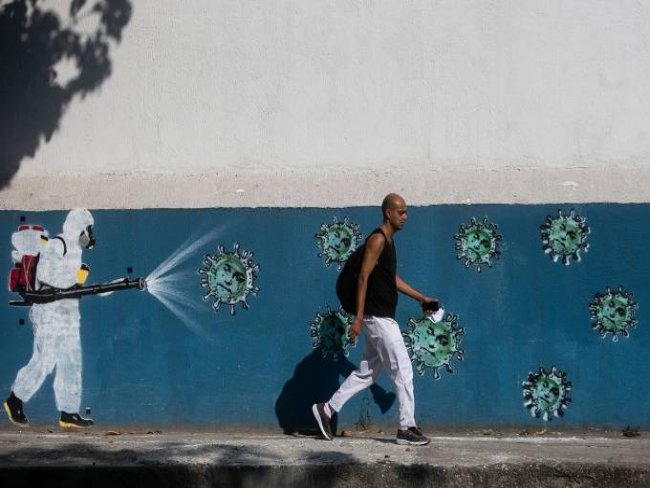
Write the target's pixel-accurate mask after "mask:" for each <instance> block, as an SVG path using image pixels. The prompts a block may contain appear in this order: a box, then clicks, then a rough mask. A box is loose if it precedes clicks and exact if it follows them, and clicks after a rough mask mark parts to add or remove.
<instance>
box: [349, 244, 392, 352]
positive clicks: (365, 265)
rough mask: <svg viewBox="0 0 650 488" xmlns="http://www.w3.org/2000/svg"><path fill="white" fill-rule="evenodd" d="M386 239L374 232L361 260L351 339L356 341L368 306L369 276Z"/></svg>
mask: <svg viewBox="0 0 650 488" xmlns="http://www.w3.org/2000/svg"><path fill="white" fill-rule="evenodd" d="M385 244H386V239H385V238H384V236H383V235H382V234H374V235H373V236H371V237H370V238H369V239H368V241H367V242H366V250H365V252H364V254H363V260H362V261H361V270H360V271H359V279H358V280H357V313H356V316H355V318H354V322H352V326H351V327H350V339H351V340H352V341H353V342H355V341H356V340H357V337H358V336H359V334H361V323H362V322H363V315H364V310H365V308H366V293H367V292H368V278H369V277H370V273H372V270H373V269H374V268H375V266H376V265H377V261H379V256H380V255H381V253H382V251H383V250H384V245H385Z"/></svg>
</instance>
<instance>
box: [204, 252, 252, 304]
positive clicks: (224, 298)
mask: <svg viewBox="0 0 650 488" xmlns="http://www.w3.org/2000/svg"><path fill="white" fill-rule="evenodd" d="M217 250H218V253H217V254H214V255H210V254H207V255H206V256H205V258H204V259H203V263H202V265H201V267H200V268H199V274H200V275H201V286H202V287H203V288H205V289H206V290H205V291H206V293H205V295H204V296H203V299H204V300H210V299H211V300H212V301H213V304H212V307H213V308H214V310H215V311H217V312H218V311H219V309H220V308H221V305H222V304H225V305H228V306H229V307H230V314H231V315H235V305H237V304H238V303H240V304H241V306H242V307H243V308H244V309H248V307H249V305H248V301H247V300H248V296H249V295H255V296H257V294H258V293H259V291H260V289H259V288H258V287H257V286H255V280H256V278H257V274H258V273H259V271H260V267H259V265H257V264H256V263H255V261H253V253H252V252H250V251H244V250H241V251H240V249H239V242H235V245H234V250H233V251H225V250H224V247H223V246H222V245H219V246H218V248H217Z"/></svg>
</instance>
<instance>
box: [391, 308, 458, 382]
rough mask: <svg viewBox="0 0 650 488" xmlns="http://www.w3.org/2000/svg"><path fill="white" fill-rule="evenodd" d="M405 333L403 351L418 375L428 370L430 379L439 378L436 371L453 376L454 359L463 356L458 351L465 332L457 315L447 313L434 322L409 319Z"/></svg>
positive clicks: (423, 319) (425, 319)
mask: <svg viewBox="0 0 650 488" xmlns="http://www.w3.org/2000/svg"><path fill="white" fill-rule="evenodd" d="M407 327H408V332H403V333H402V336H404V342H405V344H406V350H407V351H408V353H409V357H410V358H411V361H412V362H413V364H415V369H416V370H417V372H418V374H419V375H420V376H422V375H424V372H425V370H426V369H427V368H430V369H431V370H432V374H433V378H434V379H436V380H437V379H440V373H439V371H438V370H439V368H441V367H444V368H445V370H446V371H447V372H449V373H453V371H454V369H453V368H452V366H451V361H452V360H453V359H458V360H462V359H463V357H464V353H463V350H462V349H459V347H458V346H459V345H460V342H461V340H462V337H463V335H464V334H465V331H464V330H463V329H462V328H459V327H458V316H456V315H451V314H447V315H446V316H445V317H444V318H443V319H442V320H441V321H439V322H436V323H433V322H432V321H431V320H429V319H428V318H421V319H417V320H416V319H414V318H411V319H409V321H408V324H407Z"/></svg>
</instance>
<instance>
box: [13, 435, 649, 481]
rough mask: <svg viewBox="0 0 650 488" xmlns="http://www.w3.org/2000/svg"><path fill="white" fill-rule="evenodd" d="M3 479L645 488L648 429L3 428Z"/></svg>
mask: <svg viewBox="0 0 650 488" xmlns="http://www.w3.org/2000/svg"><path fill="white" fill-rule="evenodd" d="M522 434H523V435H522ZM526 434H527V435H526ZM0 482H1V484H2V486H34V484H38V485H41V486H43V485H47V484H48V483H49V484H50V485H51V486H56V485H60V484H65V485H66V486H76V485H79V486H81V485H82V484H83V485H86V486H89V485H92V486H109V485H110V486H115V484H117V485H125V484H136V483H137V484H139V485H141V484H145V483H155V484H156V485H157V486H174V485H177V486H178V485H183V486H264V487H266V486H301V487H302V486H391V487H392V486H413V483H414V482H417V483H416V484H417V485H419V486H449V487H456V486H463V487H464V486H524V487H528V486H617V487H618V488H623V487H628V486H649V487H650V433H647V432H641V433H639V435H638V436H634V437H626V436H624V435H622V433H620V432H591V433H568V432H562V433H559V432H531V433H527V432H521V433H516V432H512V433H501V432H494V431H478V432H470V433H462V434H447V433H446V434H440V433H439V434H434V435H433V436H432V442H431V445H429V446H426V447H405V446H399V445H397V444H395V443H394V437H393V435H388V434H384V433H381V432H375V433H369V432H366V433H356V432H354V433H350V435H349V436H346V437H337V438H336V439H335V440H334V441H331V442H328V441H325V440H321V439H319V438H316V437H310V436H286V435H280V434H268V433H238V432H216V433H206V432H195V433H193V432H149V433H146V432H118V431H107V430H99V429H95V430H90V431H85V432H79V433H71V432H63V431H60V430H54V429H53V430H52V431H48V430H47V429H30V430H25V431H17V430H3V431H0ZM8 483H11V485H10V484H8Z"/></svg>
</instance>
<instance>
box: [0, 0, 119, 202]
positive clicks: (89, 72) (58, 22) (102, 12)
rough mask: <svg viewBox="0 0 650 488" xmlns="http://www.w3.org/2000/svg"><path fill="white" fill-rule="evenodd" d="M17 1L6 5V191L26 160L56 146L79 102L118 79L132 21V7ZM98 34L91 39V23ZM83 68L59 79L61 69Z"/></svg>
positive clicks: (2, 138)
mask: <svg viewBox="0 0 650 488" xmlns="http://www.w3.org/2000/svg"><path fill="white" fill-rule="evenodd" d="M43 4H47V2H43V1H41V0H13V1H11V2H8V3H5V4H3V5H0V107H2V108H1V110H0V148H2V150H1V151H0V189H2V188H4V187H5V186H7V185H8V184H9V182H10V181H11V179H12V178H13V176H14V175H15V174H16V172H17V171H18V169H19V167H20V164H21V162H22V160H23V159H24V158H25V157H33V156H34V155H35V154H36V150H37V149H38V147H39V145H40V144H41V141H42V140H45V141H49V140H50V138H51V137H52V135H53V134H54V132H55V131H56V129H57V128H58V127H59V121H60V120H61V117H62V116H63V113H64V112H65V110H66V108H67V106H68V104H69V103H70V101H71V100H72V98H73V97H74V96H75V95H78V94H79V95H81V96H82V97H83V96H85V95H86V94H87V93H89V92H91V91H93V90H95V89H96V88H98V87H99V86H100V85H101V84H102V83H103V82H104V80H105V79H106V78H108V77H109V76H110V73H111V61H110V58H109V52H110V41H120V39H121V34H122V30H123V29H124V27H125V26H126V24H127V23H128V22H129V19H130V18H131V3H130V2H129V0H95V1H94V2H87V0H72V1H71V2H70V3H69V14H68V17H67V18H65V19H61V18H60V17H59V13H60V12H62V11H64V10H65V9H64V8H62V6H63V5H64V2H60V3H58V2H51V3H49V5H48V7H53V5H54V6H55V7H56V11H55V10H54V8H45V7H43V6H42V5H43ZM89 17H96V18H97V19H98V22H97V27H96V29H95V30H94V31H92V32H86V31H84V29H83V28H82V27H81V23H78V21H81V20H82V19H83V21H84V22H83V23H84V25H88V24H87V22H88V18H89ZM62 61H65V62H67V63H68V64H69V65H70V66H74V67H75V68H76V74H75V76H72V77H71V78H70V79H69V80H67V81H64V80H57V65H58V64H59V63H60V62H62Z"/></svg>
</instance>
